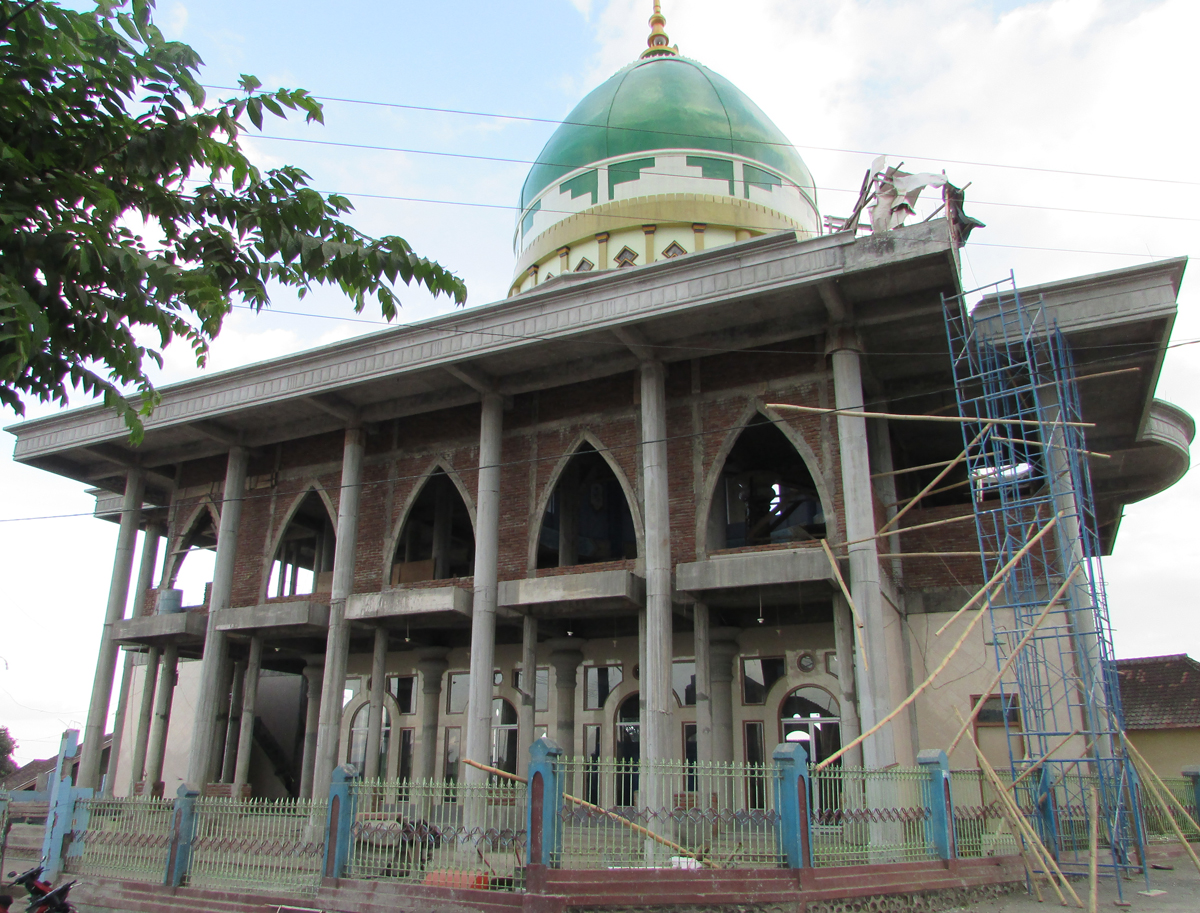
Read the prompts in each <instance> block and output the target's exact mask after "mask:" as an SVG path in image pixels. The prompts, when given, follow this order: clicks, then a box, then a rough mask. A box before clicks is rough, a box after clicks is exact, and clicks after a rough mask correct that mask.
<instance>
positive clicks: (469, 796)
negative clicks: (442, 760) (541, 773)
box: [345, 780, 526, 890]
mask: <svg viewBox="0 0 1200 913" xmlns="http://www.w3.org/2000/svg"><path fill="white" fill-rule="evenodd" d="M351 795H352V797H353V799H352V801H353V803H354V805H353V807H354V823H353V824H352V825H351V840H350V848H349V856H348V858H347V862H346V872H345V874H346V877H347V878H366V879H385V880H390V881H403V882H409V883H413V884H428V885H437V886H442V887H460V888H482V889H487V890H517V889H520V888H521V887H522V886H523V883H524V882H523V872H524V867H525V842H526V834H525V827H526V814H525V799H526V789H525V786H524V785H523V784H520V783H516V782H513V781H507V780H498V781H493V782H488V783H479V784H466V783H459V782H455V781H445V780H416V781H396V780H363V781H358V782H356V783H354V784H353V785H352V786H351Z"/></svg>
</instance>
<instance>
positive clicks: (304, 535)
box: [267, 490, 337, 598]
mask: <svg viewBox="0 0 1200 913" xmlns="http://www.w3.org/2000/svg"><path fill="white" fill-rule="evenodd" d="M336 539H337V533H336V529H335V527H334V524H333V519H332V518H331V517H330V516H329V509H328V508H327V507H326V506H325V501H324V500H323V499H322V498H321V496H320V495H319V494H318V493H317V492H316V491H313V490H310V491H309V492H308V493H307V494H306V495H305V496H304V499H303V500H302V501H301V502H300V503H299V504H298V505H297V506H296V509H295V510H294V511H293V512H292V516H291V519H289V520H288V524H287V526H286V527H284V530H283V535H282V536H280V538H279V546H278V547H277V548H276V549H275V557H274V558H273V559H272V562H271V574H270V577H269V578H268V580H267V596H268V597H275V598H280V597H283V596H300V595H307V594H310V593H328V592H329V591H330V590H331V589H332V586H333V553H334V549H335V548H336V545H337V542H336Z"/></svg>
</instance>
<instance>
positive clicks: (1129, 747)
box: [1121, 732, 1200, 872]
mask: <svg viewBox="0 0 1200 913" xmlns="http://www.w3.org/2000/svg"><path fill="white" fill-rule="evenodd" d="M1121 742H1122V743H1123V744H1124V745H1125V750H1126V751H1127V752H1129V756H1130V757H1131V758H1132V759H1133V764H1134V767H1136V768H1138V769H1139V771H1140V772H1141V774H1142V779H1143V780H1145V781H1146V782H1147V783H1150V787H1151V788H1150V789H1149V790H1147V792H1149V793H1150V794H1151V795H1152V796H1153V797H1154V798H1155V799H1156V800H1157V801H1158V805H1159V807H1160V808H1161V809H1162V810H1163V813H1164V814H1165V815H1166V816H1167V822H1168V823H1169V824H1170V825H1171V830H1173V831H1175V836H1176V837H1178V838H1179V842H1180V843H1182V844H1183V848H1184V849H1185V850H1187V854H1188V855H1189V856H1191V857H1192V863H1193V864H1194V865H1195V866H1196V871H1198V872H1200V857H1197V856H1196V851H1195V850H1193V849H1192V845H1191V844H1190V843H1188V839H1187V837H1186V835H1184V833H1183V828H1181V827H1180V826H1179V822H1178V821H1176V820H1175V816H1174V815H1173V814H1172V813H1171V807H1170V806H1169V805H1168V804H1167V803H1166V801H1164V799H1163V798H1162V796H1160V795H1159V794H1158V789H1159V788H1161V789H1162V791H1163V793H1165V794H1166V796H1167V798H1168V799H1170V800H1171V801H1172V802H1174V803H1175V805H1176V806H1177V807H1178V809H1179V811H1180V813H1181V814H1182V815H1183V816H1184V817H1185V818H1187V819H1188V821H1190V822H1191V823H1192V824H1193V825H1195V824H1196V822H1195V820H1194V819H1193V818H1192V816H1191V815H1189V814H1188V812H1187V809H1186V808H1184V807H1183V804H1182V803H1181V802H1180V801H1179V800H1178V799H1176V798H1175V796H1174V795H1173V794H1172V793H1171V790H1169V789H1167V785H1166V784H1165V783H1163V781H1162V779H1161V778H1160V777H1159V776H1158V774H1156V773H1155V772H1154V768H1153V767H1151V766H1150V765H1149V764H1148V763H1146V759H1145V758H1143V757H1142V753H1141V752H1140V751H1138V750H1137V749H1136V748H1135V747H1134V746H1133V743H1132V742H1130V741H1129V736H1127V735H1126V734H1125V733H1124V732H1122V733H1121Z"/></svg>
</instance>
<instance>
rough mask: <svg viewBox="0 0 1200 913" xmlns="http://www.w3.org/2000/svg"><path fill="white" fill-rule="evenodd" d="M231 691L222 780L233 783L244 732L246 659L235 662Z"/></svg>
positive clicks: (222, 762)
mask: <svg viewBox="0 0 1200 913" xmlns="http://www.w3.org/2000/svg"><path fill="white" fill-rule="evenodd" d="M231 684H232V688H231V689H230V692H229V720H228V721H227V723H226V726H225V752H224V757H223V758H222V759H221V782H222V783H232V782H233V774H234V770H235V769H236V768H237V756H238V751H239V750H240V749H239V748H238V743H239V741H240V737H241V733H242V701H243V690H242V689H243V687H244V686H245V684H246V661H245V660H244V659H239V660H237V661H236V662H235V663H234V664H233V681H232V683H231Z"/></svg>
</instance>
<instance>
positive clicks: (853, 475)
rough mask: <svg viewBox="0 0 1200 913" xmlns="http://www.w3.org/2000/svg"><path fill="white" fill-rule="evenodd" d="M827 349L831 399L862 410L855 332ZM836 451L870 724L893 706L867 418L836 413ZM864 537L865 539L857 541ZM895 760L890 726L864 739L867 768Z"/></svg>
mask: <svg viewBox="0 0 1200 913" xmlns="http://www.w3.org/2000/svg"><path fill="white" fill-rule="evenodd" d="M828 350H829V353H830V356H831V362H832V366H833V391H834V402H835V404H836V405H837V408H838V409H844V410H849V411H853V412H862V411H864V404H863V392H862V368H861V364H860V355H861V351H860V350H861V344H860V343H859V341H858V337H857V335H856V334H854V333H853V332H849V331H847V330H845V329H842V330H838V329H835V330H832V331H831V332H830V336H829V346H828ZM837 423H838V451H839V453H840V455H841V469H842V503H843V505H844V509H845V518H844V519H845V538H846V541H848V542H856V544H854V545H851V546H850V547H849V559H850V593H851V595H852V596H853V597H854V604H855V605H856V606H857V607H858V611H859V614H860V615H862V618H863V625H864V627H865V631H864V639H865V640H866V650H867V655H868V657H869V659H870V662H869V664H868V665H869V667H870V671H869V672H868V671H866V670H864V669H863V668H862V665H863V664H861V663H855V670H856V671H857V673H858V674H859V678H860V681H859V682H858V702H859V715H860V717H861V724H862V725H863V726H864V727H866V728H870V727H871V726H874V725H875V723H876V721H877V720H879V719H881V718H882V717H883V716H884V715H885V714H886V713H887V712H888V709H889V707H890V705H891V682H890V680H889V677H888V655H887V644H886V642H885V640H884V605H883V595H882V593H881V591H880V588H879V549H878V546H877V540H875V539H873V538H871V537H872V536H874V535H875V509H874V504H873V502H872V497H871V492H872V487H871V467H870V460H869V450H868V442H867V422H866V419H864V418H862V417H861V416H855V415H839V416H838V417H837ZM857 540H865V541H857ZM895 760H896V745H895V741H894V736H893V733H892V726H891V724H889V725H887V726H885V727H884V728H883V729H882V730H881V731H880V732H878V733H877V734H876V735H874V736H872V737H871V738H870V739H868V740H867V741H866V743H865V745H864V746H863V761H864V763H865V764H866V766H868V767H876V768H878V767H888V766H890V765H891V764H893V763H894V762H895Z"/></svg>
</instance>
